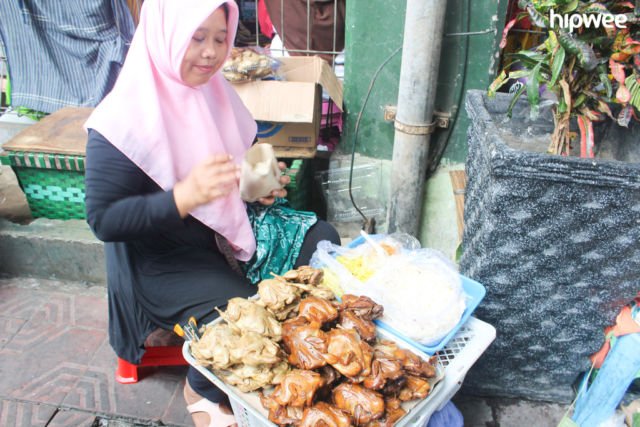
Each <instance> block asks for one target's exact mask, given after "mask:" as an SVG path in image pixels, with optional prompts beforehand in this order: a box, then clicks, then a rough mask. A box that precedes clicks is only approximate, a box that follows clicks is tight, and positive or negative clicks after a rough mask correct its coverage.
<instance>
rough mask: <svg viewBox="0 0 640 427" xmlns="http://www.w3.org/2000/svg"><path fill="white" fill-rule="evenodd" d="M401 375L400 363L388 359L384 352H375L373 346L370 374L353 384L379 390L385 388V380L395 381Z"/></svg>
mask: <svg viewBox="0 0 640 427" xmlns="http://www.w3.org/2000/svg"><path fill="white" fill-rule="evenodd" d="M403 375H404V371H403V370H402V362H401V361H400V360H398V359H395V358H389V356H388V355H386V354H385V353H384V352H379V351H376V347H375V346H374V348H373V360H372V362H371V374H370V375H368V376H366V377H363V378H360V379H359V381H355V382H361V383H362V385H364V386H365V387H366V388H370V389H372V390H380V389H382V388H383V387H384V386H385V384H386V382H387V380H395V379H397V378H400V377H402V376H403Z"/></svg>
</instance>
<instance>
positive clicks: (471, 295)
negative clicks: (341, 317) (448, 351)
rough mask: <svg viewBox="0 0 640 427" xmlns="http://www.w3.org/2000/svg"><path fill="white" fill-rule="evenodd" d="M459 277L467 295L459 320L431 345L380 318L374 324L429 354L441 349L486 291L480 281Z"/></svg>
mask: <svg viewBox="0 0 640 427" xmlns="http://www.w3.org/2000/svg"><path fill="white" fill-rule="evenodd" d="M460 278H461V279H462V289H463V290H464V293H465V294H466V295H467V301H466V307H465V309H464V311H463V312H462V316H461V317H460V321H459V322H458V323H456V325H455V326H454V327H453V329H451V331H449V333H448V334H447V335H445V336H444V337H443V338H442V339H440V340H438V341H437V342H435V343H433V344H431V345H423V344H420V343H419V342H416V341H414V340H412V339H411V338H408V337H406V336H404V335H403V334H402V332H400V331H398V330H397V329H395V328H393V327H391V326H390V325H389V324H387V323H385V322H384V321H383V320H381V319H376V320H375V322H376V324H377V325H378V326H379V327H380V328H382V329H385V330H387V331H389V332H391V333H392V334H393V335H396V336H397V337H398V338H400V339H401V340H403V341H406V342H408V343H410V344H411V345H413V346H414V347H416V348H418V349H420V350H421V351H423V352H425V353H427V354H429V355H433V354H435V353H436V352H438V351H440V350H442V349H443V348H444V346H445V345H447V343H448V342H449V341H450V340H451V338H453V337H454V335H455V334H456V333H457V332H458V330H459V329H460V328H461V327H462V325H464V324H465V323H466V322H467V320H469V317H471V314H473V312H474V310H475V309H476V307H478V304H480V301H482V299H483V298H484V295H485V294H486V293H487V291H486V289H485V288H484V286H482V285H481V284H480V283H478V282H476V281H475V280H472V279H469V278H468V277H466V276H463V275H462V274H461V275H460Z"/></svg>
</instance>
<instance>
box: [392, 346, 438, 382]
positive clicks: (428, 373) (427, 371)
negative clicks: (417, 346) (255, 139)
mask: <svg viewBox="0 0 640 427" xmlns="http://www.w3.org/2000/svg"><path fill="white" fill-rule="evenodd" d="M397 354H398V355H400V354H401V355H402V356H403V362H402V368H403V369H404V370H405V372H407V373H408V374H410V375H415V376H418V377H422V378H433V377H435V376H436V367H435V363H436V361H437V358H435V357H432V358H430V359H429V360H428V361H426V360H424V359H422V358H421V357H420V356H418V355H417V354H415V353H414V352H412V351H409V350H404V349H399V350H398V353H397Z"/></svg>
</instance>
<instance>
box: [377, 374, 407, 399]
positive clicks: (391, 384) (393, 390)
mask: <svg viewBox="0 0 640 427" xmlns="http://www.w3.org/2000/svg"><path fill="white" fill-rule="evenodd" d="M406 383H407V377H405V376H404V375H403V376H401V377H398V378H396V379H394V380H387V382H386V384H385V385H384V388H383V389H382V394H384V395H385V396H389V397H394V396H397V395H398V394H399V393H400V390H402V389H403V388H404V385H405V384H406Z"/></svg>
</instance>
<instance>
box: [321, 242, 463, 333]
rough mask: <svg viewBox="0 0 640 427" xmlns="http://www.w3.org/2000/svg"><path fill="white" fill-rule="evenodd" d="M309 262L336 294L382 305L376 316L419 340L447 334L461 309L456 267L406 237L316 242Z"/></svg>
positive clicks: (461, 312) (439, 254)
mask: <svg viewBox="0 0 640 427" xmlns="http://www.w3.org/2000/svg"><path fill="white" fill-rule="evenodd" d="M311 265H312V266H314V267H316V268H323V270H324V271H325V283H326V284H327V285H328V286H329V287H331V288H332V290H333V291H334V292H337V293H338V295H340V294H342V293H353V294H356V295H366V296H368V297H370V298H371V299H373V300H374V301H376V302H377V303H378V304H381V305H383V306H384V316H383V317H382V319H381V320H382V321H383V322H384V323H386V324H388V325H389V326H391V327H392V328H394V329H396V330H397V331H398V332H400V333H402V334H403V335H405V336H406V337H407V338H410V339H412V340H415V341H416V342H419V343H421V344H425V345H429V344H431V343H434V342H437V341H439V340H440V339H441V338H443V337H444V336H445V335H447V333H449V331H451V329H453V328H454V327H455V326H456V325H457V323H458V322H459V321H460V319H461V317H462V314H463V312H464V310H465V308H466V295H465V293H464V290H463V288H462V279H461V277H460V275H459V274H458V272H457V269H456V266H455V265H454V264H453V263H452V262H451V261H449V260H448V259H447V258H446V257H445V256H444V255H442V254H441V253H440V252H438V251H436V250H433V249H427V248H420V244H419V242H417V240H416V239H414V238H412V237H410V236H409V237H407V236H406V235H400V236H399V235H396V236H394V235H391V236H377V238H374V236H371V237H367V239H366V240H365V242H364V243H362V244H360V245H358V246H355V247H352V248H344V247H340V246H336V245H333V244H331V243H330V242H327V241H325V242H320V244H318V249H317V250H316V252H315V253H314V255H313V257H312V260H311Z"/></svg>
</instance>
